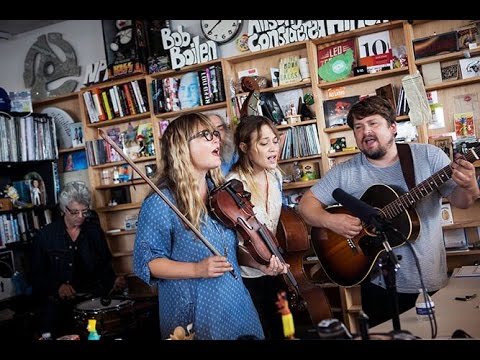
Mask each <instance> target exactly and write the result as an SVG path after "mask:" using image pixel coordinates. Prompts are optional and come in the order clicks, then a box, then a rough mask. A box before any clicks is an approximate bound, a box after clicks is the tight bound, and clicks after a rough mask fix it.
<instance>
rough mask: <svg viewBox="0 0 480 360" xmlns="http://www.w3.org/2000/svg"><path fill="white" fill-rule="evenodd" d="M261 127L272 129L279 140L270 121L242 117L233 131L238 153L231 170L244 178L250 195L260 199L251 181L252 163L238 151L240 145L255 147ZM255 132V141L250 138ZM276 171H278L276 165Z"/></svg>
mask: <svg viewBox="0 0 480 360" xmlns="http://www.w3.org/2000/svg"><path fill="white" fill-rule="evenodd" d="M263 125H267V126H268V127H269V128H270V129H272V131H273V133H274V134H275V136H276V137H277V138H278V139H279V140H280V133H279V132H278V130H277V128H276V127H275V125H274V124H273V123H272V121H271V120H270V119H269V118H267V117H265V116H259V115H250V116H246V117H243V118H242V119H241V121H240V124H238V126H237V128H236V129H235V136H234V137H235V146H236V148H237V151H238V156H239V158H238V161H237V162H236V163H235V165H234V166H233V168H232V170H234V171H237V172H238V173H239V174H240V175H241V176H243V177H245V179H246V180H247V182H248V184H249V187H250V189H251V190H252V193H254V194H255V195H256V196H257V197H261V194H260V193H259V191H258V189H257V186H256V184H255V180H254V179H253V164H252V161H251V160H250V159H249V158H248V156H247V154H246V153H244V152H243V151H242V150H241V149H240V143H245V144H247V147H248V148H249V149H250V148H251V147H252V146H254V145H255V146H256V142H258V141H259V140H260V139H261V136H262V133H261V129H262V126H263ZM254 132H256V134H257V137H256V139H254V138H252V134H253V133H254ZM277 169H280V168H279V167H278V165H277Z"/></svg>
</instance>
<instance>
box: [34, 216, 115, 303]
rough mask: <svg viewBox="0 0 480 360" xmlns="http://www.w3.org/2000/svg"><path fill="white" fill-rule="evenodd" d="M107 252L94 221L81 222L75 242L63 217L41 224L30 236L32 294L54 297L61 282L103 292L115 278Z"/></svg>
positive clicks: (94, 293) (76, 288) (78, 288)
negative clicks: (42, 225)
mask: <svg viewBox="0 0 480 360" xmlns="http://www.w3.org/2000/svg"><path fill="white" fill-rule="evenodd" d="M111 258H112V256H111V253H110V250H109V248H108V245H107V242H106V240H105V235H104V233H103V231H102V229H101V227H100V226H99V225H98V224H95V223H92V222H88V221H85V222H84V223H83V224H82V226H81V229H80V234H79V236H78V238H77V240H76V241H72V240H71V238H70V236H69V235H68V233H67V231H66V228H65V222H64V220H63V218H61V219H59V220H57V221H55V222H53V223H51V224H49V225H47V226H45V227H44V228H43V229H42V230H41V231H40V232H39V233H38V234H37V236H36V237H35V238H34V239H33V246H32V290H33V294H34V295H36V296H47V297H50V296H52V297H54V298H56V297H57V296H58V289H59V287H60V285H61V284H63V283H65V284H71V285H72V286H73V288H74V289H75V290H76V291H77V293H79V292H86V293H90V294H92V295H93V296H101V295H106V294H107V293H108V292H109V291H110V289H111V288H112V286H113V284H114V281H115V273H114V271H113V268H112V263H111Z"/></svg>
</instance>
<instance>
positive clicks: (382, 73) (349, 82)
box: [318, 66, 408, 89]
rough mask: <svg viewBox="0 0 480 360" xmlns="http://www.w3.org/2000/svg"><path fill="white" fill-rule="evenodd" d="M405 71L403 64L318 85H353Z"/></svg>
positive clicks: (323, 87) (321, 87)
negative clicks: (399, 66) (398, 66)
mask: <svg viewBox="0 0 480 360" xmlns="http://www.w3.org/2000/svg"><path fill="white" fill-rule="evenodd" d="M407 73H408V66H405V67H402V68H398V69H392V70H384V71H379V72H376V73H374V74H366V75H359V76H352V77H349V78H346V79H343V80H338V81H332V82H326V83H319V84H318V87H319V88H320V89H329V88H332V87H338V86H346V85H353V84H358V83H362V82H365V81H371V80H377V79H382V78H386V77H392V76H396V75H401V74H407Z"/></svg>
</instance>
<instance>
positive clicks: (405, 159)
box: [397, 143, 415, 190]
mask: <svg viewBox="0 0 480 360" xmlns="http://www.w3.org/2000/svg"><path fill="white" fill-rule="evenodd" d="M397 150H398V157H399V158H400V166H401V167H402V172H403V178H404V179H405V182H406V183H407V186H408V189H409V190H410V189H412V188H413V187H415V169H414V168H413V158H412V149H411V148H410V145H408V144H403V143H402V144H397Z"/></svg>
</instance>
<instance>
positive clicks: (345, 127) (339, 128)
mask: <svg viewBox="0 0 480 360" xmlns="http://www.w3.org/2000/svg"><path fill="white" fill-rule="evenodd" d="M349 130H352V129H351V128H350V126H348V125H341V126H334V127H329V128H325V129H323V132H324V133H327V134H332V133H336V132H341V131H349Z"/></svg>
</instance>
